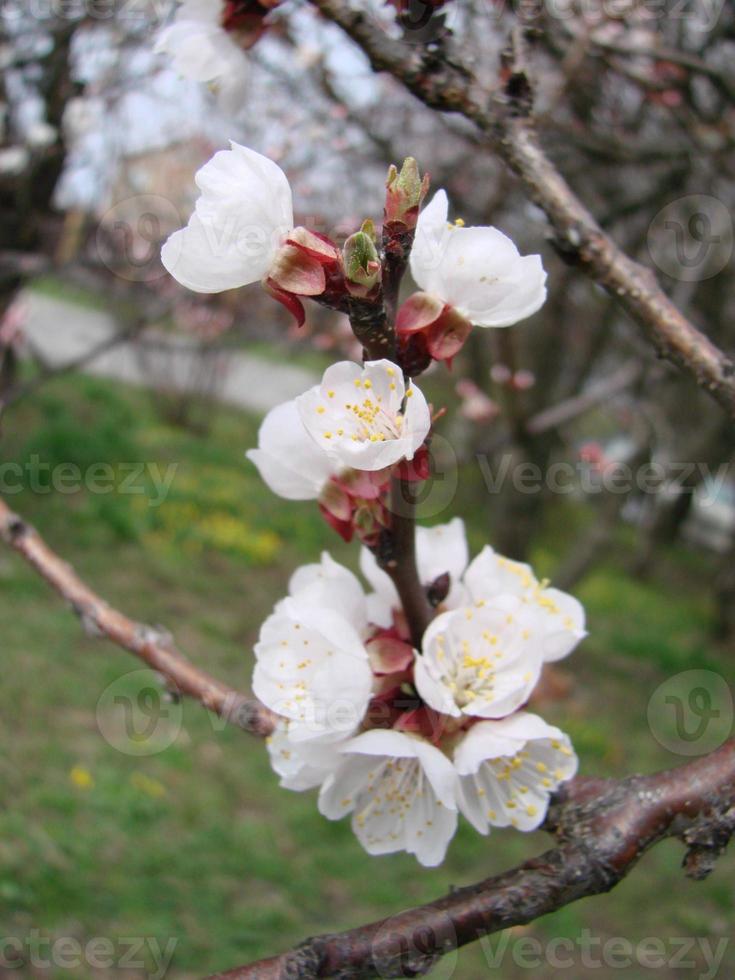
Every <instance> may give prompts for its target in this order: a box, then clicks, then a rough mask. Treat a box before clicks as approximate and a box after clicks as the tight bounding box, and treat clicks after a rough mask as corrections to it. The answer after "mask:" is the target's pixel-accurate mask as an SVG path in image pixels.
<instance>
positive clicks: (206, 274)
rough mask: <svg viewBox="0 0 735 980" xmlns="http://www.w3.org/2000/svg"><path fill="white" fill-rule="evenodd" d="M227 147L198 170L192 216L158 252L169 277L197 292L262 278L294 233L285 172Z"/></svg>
mask: <svg viewBox="0 0 735 980" xmlns="http://www.w3.org/2000/svg"><path fill="white" fill-rule="evenodd" d="M230 147H231V148H230V149H229V150H220V151H219V152H218V153H215V155H214V156H213V157H212V159H211V160H210V161H209V162H208V163H205V165H204V166H203V167H202V168H201V170H199V171H198V173H197V175H196V183H197V186H198V187H199V189H200V191H201V195H200V197H199V198H198V200H197V202H196V206H195V209H194V213H193V214H192V216H191V218H190V219H189V223H188V225H187V226H186V227H185V228H182V229H181V230H180V231H177V232H174V234H173V235H171V237H170V238H169V239H168V241H167V242H166V244H165V245H164V246H163V249H162V251H161V261H162V262H163V264H164V266H165V267H166V269H167V270H168V271H169V272H170V273H171V275H172V276H173V277H174V278H175V279H177V280H178V281H179V282H180V283H181V284H182V285H183V286H186V287H187V288H188V289H193V290H194V291H195V292H199V293H216V292H221V291H222V290H225V289H235V288H237V287H239V286H247V285H248V284H250V283H254V282H259V281H261V280H263V279H266V278H267V277H268V275H269V273H270V272H271V270H272V268H273V266H274V263H276V261H277V260H278V258H279V252H280V249H281V246H282V244H283V243H284V242H285V239H286V238H287V236H288V234H289V232H291V231H293V223H294V218H293V199H292V195H291V188H290V186H289V183H288V180H287V178H286V175H285V174H284V172H283V171H282V170H281V168H280V167H279V166H278V164H277V163H274V162H273V160H269V159H268V157H264V156H262V155H261V154H260V153H256V152H255V150H250V149H248V148H247V147H245V146H240V144H239V143H235V142H231V143H230ZM322 288H323V284H322ZM317 291H319V290H317Z"/></svg>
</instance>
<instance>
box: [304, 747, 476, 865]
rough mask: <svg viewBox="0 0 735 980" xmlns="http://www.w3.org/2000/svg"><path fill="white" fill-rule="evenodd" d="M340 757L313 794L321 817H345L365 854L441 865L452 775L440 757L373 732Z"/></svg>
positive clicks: (453, 820)
mask: <svg viewBox="0 0 735 980" xmlns="http://www.w3.org/2000/svg"><path fill="white" fill-rule="evenodd" d="M341 752H342V755H343V759H344V761H343V762H342V764H341V766H340V767H339V768H338V769H337V770H336V771H335V772H333V773H331V774H330V775H329V776H328V777H327V778H326V780H325V782H324V784H323V786H322V789H321V792H320V794H319V810H320V811H321V813H322V814H324V816H325V817H328V818H329V819H330V820H339V819H340V818H341V817H343V816H346V815H347V814H348V813H351V814H352V828H353V830H354V832H355V834H356V836H357V838H358V839H359V841H360V843H361V844H362V845H363V847H364V848H365V850H366V851H367V852H368V853H369V854H389V853H393V852H395V851H407V852H408V853H409V854H415V855H416V857H417V859H418V860H419V861H420V862H421V864H423V865H426V866H428V867H433V866H435V865H437V864H441V862H442V860H443V859H444V855H445V853H446V850H447V846H448V844H449V841H450V840H451V839H452V837H453V836H454V832H455V830H456V827H457V812H456V809H457V803H456V786H457V775H456V772H455V769H454V766H453V765H452V763H451V762H450V760H449V759H448V758H447V757H446V755H444V753H442V752H441V751H440V750H439V749H438V748H435V747H434V746H433V745H430V744H429V742H427V741H425V740H424V739H422V738H418V737H415V736H412V735H407V734H404V733H402V732H396V731H388V730H377V729H376V730H373V731H369V732H365V733H363V734H362V735H358V736H357V737H356V738H354V739H351V740H350V741H349V742H346V743H345V744H344V745H343V746H342V747H341Z"/></svg>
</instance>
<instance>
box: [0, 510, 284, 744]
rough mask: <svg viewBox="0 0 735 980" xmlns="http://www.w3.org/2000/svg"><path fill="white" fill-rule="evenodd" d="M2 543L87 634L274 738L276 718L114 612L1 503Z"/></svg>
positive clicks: (160, 634)
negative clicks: (48, 587) (47, 587)
mask: <svg viewBox="0 0 735 980" xmlns="http://www.w3.org/2000/svg"><path fill="white" fill-rule="evenodd" d="M0 539H2V540H3V541H4V542H5V543H6V544H7V545H9V546H10V547H11V548H13V549H14V550H15V551H17V552H18V554H19V555H21V556H22V557H23V558H24V559H25V560H26V561H27V562H28V564H29V565H31V566H32V567H33V568H34V569H35V570H36V571H37V572H38V573H39V574H40V575H41V577H42V578H44V579H45V580H46V581H47V582H48V583H49V585H51V586H52V587H53V588H54V589H55V590H56V591H57V592H58V594H59V595H60V596H61V597H62V599H64V600H66V602H67V603H68V604H69V605H70V606H71V608H72V609H73V610H74V612H75V613H76V614H77V616H79V618H80V620H81V621H82V625H83V626H84V628H85V630H87V631H88V632H89V633H91V634H98V635H101V636H105V637H107V639H108V640H111V641H112V642H113V643H115V644H117V646H119V647H122V648H123V649H125V650H128V651H129V652H130V653H133V654H135V656H136V657H140V659H141V660H143V661H144V662H145V663H146V664H148V666H149V667H151V668H152V669H153V670H155V671H158V673H159V674H161V676H162V677H163V678H164V679H165V681H166V683H167V684H168V685H169V686H170V688H171V689H172V690H173V691H174V692H175V693H177V694H181V695H187V696H188V697H191V698H194V699H195V700H196V701H199V702H200V703H201V704H202V705H203V706H204V707H205V708H208V709H209V710H210V711H214V712H216V713H217V714H218V715H220V716H221V717H222V718H225V719H226V720H227V721H230V722H232V724H235V725H237V726H239V727H240V728H243V729H245V731H248V732H252V733H253V734H254V735H260V736H265V735H268V734H269V733H270V731H271V730H272V728H273V718H272V715H271V714H270V712H269V711H268V710H267V709H266V708H265V707H263V705H261V704H260V703H259V702H258V701H255V700H254V699H253V698H252V697H248V696H247V695H245V694H241V693H240V692H239V691H235V690H234V689H233V688H231V687H228V686H227V685H226V684H222V683H221V682H220V681H218V680H215V678H214V677H210V675H209V674H207V673H205V672H204V671H203V670H200V669H199V668H198V667H195V666H194V665H193V664H190V663H189V661H188V660H187V659H186V658H185V657H184V656H183V655H182V654H181V653H179V651H178V650H177V649H176V648H175V647H174V645H173V641H172V640H171V639H170V637H169V636H168V635H167V634H166V633H165V632H164V631H162V630H156V629H154V628H153V627H151V626H145V625H143V624H142V623H136V622H134V621H133V620H132V619H128V617H127V616H124V615H123V614H122V613H120V612H118V611H117V610H116V609H112V608H111V607H110V606H109V605H108V604H107V603H106V602H105V601H104V600H103V599H101V598H100V597H99V596H98V595H96V594H95V593H94V592H93V591H92V590H91V589H90V588H89V587H88V586H87V585H85V584H84V582H82V581H81V579H80V578H79V577H78V576H77V574H76V573H75V572H74V570H73V569H72V568H71V567H70V566H69V565H67V564H66V563H65V562H64V561H62V559H61V558H59V556H58V555H56V554H55V553H54V552H53V551H52V550H51V549H50V548H49V547H48V545H47V544H46V543H45V542H44V541H43V540H42V538H41V537H40V536H39V535H38V533H37V532H36V531H35V530H34V529H33V528H32V527H31V526H30V525H29V524H26V522H25V521H23V520H22V519H21V518H20V517H18V515H17V514H14V513H13V512H12V511H11V510H10V509H9V508H8V507H7V506H6V504H4V503H3V501H2V500H0Z"/></svg>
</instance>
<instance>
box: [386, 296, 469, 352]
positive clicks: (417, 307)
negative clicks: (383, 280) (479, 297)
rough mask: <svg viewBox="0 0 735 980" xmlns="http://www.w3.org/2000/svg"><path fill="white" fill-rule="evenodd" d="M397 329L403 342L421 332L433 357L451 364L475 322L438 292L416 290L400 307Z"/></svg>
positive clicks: (427, 349)
mask: <svg viewBox="0 0 735 980" xmlns="http://www.w3.org/2000/svg"><path fill="white" fill-rule="evenodd" d="M396 330H397V332H398V337H399V340H400V341H402V343H403V345H405V344H406V343H407V341H408V340H409V338H413V337H416V335H420V336H421V337H422V339H423V340H424V341H425V348H426V351H427V353H428V354H429V356H430V357H431V359H432V360H434V361H446V362H447V363H448V364H449V365H450V366H451V362H452V360H453V358H455V357H456V356H457V354H459V352H460V351H461V350H462V348H463V347H464V345H465V342H466V340H467V338H468V337H469V335H470V331H471V330H472V323H471V322H470V320H468V319H467V318H466V317H465V316H462V314H461V313H460V312H459V311H458V310H456V309H455V308H454V307H453V306H450V305H449V304H448V303H445V302H443V301H442V300H441V299H439V298H438V297H437V296H434V295H432V294H431V293H426V292H417V293H414V294H413V296H409V298H408V299H407V300H406V301H405V303H403V305H402V306H401V308H400V310H399V311H398V316H397V319H396Z"/></svg>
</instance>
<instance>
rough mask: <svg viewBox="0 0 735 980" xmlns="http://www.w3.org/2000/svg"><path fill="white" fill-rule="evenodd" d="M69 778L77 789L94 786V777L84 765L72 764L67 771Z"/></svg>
mask: <svg viewBox="0 0 735 980" xmlns="http://www.w3.org/2000/svg"><path fill="white" fill-rule="evenodd" d="M69 779H70V780H71V781H72V783H73V785H74V786H76V787H77V789H91V788H92V787H93V786H94V777H93V776H92V773H91V772H90V771H89V769H85V768H84V766H74V767H73V768H72V769H71V771H70V772H69Z"/></svg>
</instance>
